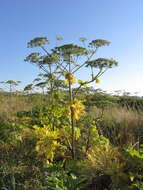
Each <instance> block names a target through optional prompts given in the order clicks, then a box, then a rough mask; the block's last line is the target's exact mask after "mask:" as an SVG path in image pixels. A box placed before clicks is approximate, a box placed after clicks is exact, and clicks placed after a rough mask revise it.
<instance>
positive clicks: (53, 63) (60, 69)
mask: <svg viewBox="0 0 143 190" xmlns="http://www.w3.org/2000/svg"><path fill="white" fill-rule="evenodd" d="M57 40H58V39H57ZM80 41H81V43H82V45H81V46H79V45H77V44H65V45H62V46H56V47H54V48H52V49H50V48H47V44H49V40H48V39H47V38H46V37H37V38H34V39H33V40H31V41H30V42H28V47H30V48H36V47H40V49H41V50H42V52H41V51H40V52H32V53H31V54H30V55H28V56H27V57H26V59H25V61H28V62H30V63H34V64H36V65H37V66H38V67H39V68H40V69H42V70H43V71H45V72H46V73H47V74H48V76H49V81H50V92H51V97H52V96H53V88H54V83H55V80H58V79H63V77H64V78H65V83H66V84H67V86H68V94H69V100H68V101H69V102H68V105H69V115H70V117H69V122H70V126H71V154H72V159H75V140H76V135H75V127H76V121H77V120H78V119H79V118H80V117H81V116H82V115H83V114H84V106H83V104H82V103H81V101H80V100H77V98H76V97H77V94H78V92H79V91H80V89H81V88H82V87H86V86H87V85H88V84H90V83H92V82H94V81H95V82H96V83H98V82H99V77H101V76H102V75H103V74H104V73H105V72H106V71H107V70H108V69H110V68H112V67H113V66H117V64H118V63H117V61H115V60H113V59H106V58H98V59H95V54H96V52H97V50H98V49H99V48H100V47H102V46H108V45H109V44H110V42H109V41H106V40H102V39H97V40H92V41H91V42H90V43H87V40H86V39H85V38H80ZM86 44H87V45H86ZM85 67H86V68H88V69H89V73H90V75H89V80H77V79H76V78H75V74H76V73H77V72H79V71H81V70H82V69H83V68H85ZM74 84H76V85H77V86H76V89H75V90H74V91H73V85H74Z"/></svg>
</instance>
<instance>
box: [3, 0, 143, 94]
mask: <svg viewBox="0 0 143 190" xmlns="http://www.w3.org/2000/svg"><path fill="white" fill-rule="evenodd" d="M56 34H60V35H61V36H62V37H64V39H65V41H64V43H71V42H72V43H77V42H78V39H79V37H86V38H88V39H89V40H93V39H98V38H102V39H106V40H109V41H111V45H110V46H109V47H104V48H101V49H100V50H99V52H98V53H97V57H98V56H99V57H108V58H111V57H112V58H114V59H116V60H117V61H118V62H119V66H118V67H117V68H114V69H111V70H109V71H108V73H106V74H105V75H104V76H103V77H102V78H101V83H100V84H98V86H97V88H102V89H105V90H108V91H114V90H120V89H121V90H126V91H130V92H136V91H137V92H139V94H140V95H143V85H142V82H143V1H142V0H88V1H87V0H51V1H50V0H1V1H0V50H1V51H0V65H1V70H0V81H3V80H9V79H13V80H21V81H23V83H22V86H24V85H26V84H28V83H31V81H32V80H33V79H34V78H35V77H36V76H37V73H39V70H38V68H36V67H34V66H33V65H30V64H29V63H26V62H24V61H23V60H24V58H25V56H26V55H27V54H28V53H30V49H27V42H28V41H29V40H31V39H33V38H34V37H37V36H47V37H48V39H49V40H50V41H51V44H53V45H54V44H55V35H56ZM83 76H85V73H84V72H83V73H82V72H81V77H82V78H84V77H83Z"/></svg>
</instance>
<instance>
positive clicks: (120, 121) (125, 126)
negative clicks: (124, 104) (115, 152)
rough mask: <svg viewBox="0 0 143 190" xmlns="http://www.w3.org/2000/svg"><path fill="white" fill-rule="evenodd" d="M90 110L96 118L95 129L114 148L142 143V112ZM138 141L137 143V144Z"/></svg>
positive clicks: (130, 110) (117, 109)
mask: <svg viewBox="0 0 143 190" xmlns="http://www.w3.org/2000/svg"><path fill="white" fill-rule="evenodd" d="M101 112H102V111H101V109H97V108H92V110H90V113H91V115H92V116H93V117H95V118H97V127H98V129H99V131H100V133H102V134H103V135H104V136H105V137H107V138H109V140H110V141H111V143H112V144H114V145H116V146H121V147H125V146H129V145H130V146H134V145H135V144H138V145H139V143H141V142H142V140H143V138H142V136H143V112H139V111H136V110H132V109H126V108H121V107H111V108H108V109H105V110H104V114H101ZM137 141H139V143H137Z"/></svg>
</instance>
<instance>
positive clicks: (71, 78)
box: [65, 73, 76, 84]
mask: <svg viewBox="0 0 143 190" xmlns="http://www.w3.org/2000/svg"><path fill="white" fill-rule="evenodd" d="M65 78H66V79H67V80H66V81H65V84H75V83H76V78H75V77H74V76H73V75H72V73H66V75H65Z"/></svg>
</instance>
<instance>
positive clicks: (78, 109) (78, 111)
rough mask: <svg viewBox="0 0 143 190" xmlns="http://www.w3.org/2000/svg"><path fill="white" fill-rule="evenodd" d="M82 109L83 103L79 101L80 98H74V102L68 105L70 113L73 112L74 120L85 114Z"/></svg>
mask: <svg viewBox="0 0 143 190" xmlns="http://www.w3.org/2000/svg"><path fill="white" fill-rule="evenodd" d="M84 109H85V107H84V105H83V104H82V103H81V101H80V100H77V99H75V100H74V102H73V103H72V104H71V105H70V110H72V113H71V114H73V116H74V118H75V119H76V120H79V119H80V117H81V116H82V115H84V114H85V111H84Z"/></svg>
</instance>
